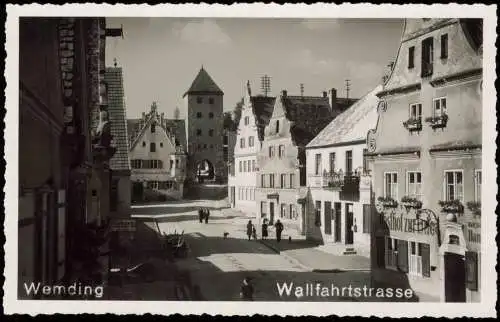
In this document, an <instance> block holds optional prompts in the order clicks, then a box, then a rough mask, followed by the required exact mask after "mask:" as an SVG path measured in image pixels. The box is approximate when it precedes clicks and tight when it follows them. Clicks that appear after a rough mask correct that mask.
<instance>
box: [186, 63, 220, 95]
mask: <svg viewBox="0 0 500 322" xmlns="http://www.w3.org/2000/svg"><path fill="white" fill-rule="evenodd" d="M196 93H201V94H206V93H213V94H224V93H223V92H222V90H221V89H220V88H219V86H217V84H216V83H215V82H214V80H213V79H212V77H210V75H208V73H207V71H206V70H205V69H204V68H203V67H201V69H200V71H199V72H198V75H196V78H195V79H194V81H193V83H192V84H191V87H190V88H189V89H188V90H187V92H186V93H185V94H184V96H186V95H187V94H196Z"/></svg>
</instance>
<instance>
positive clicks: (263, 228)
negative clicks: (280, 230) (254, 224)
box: [262, 219, 267, 239]
mask: <svg viewBox="0 0 500 322" xmlns="http://www.w3.org/2000/svg"><path fill="white" fill-rule="evenodd" d="M262 239H267V219H264V223H263V224H262Z"/></svg>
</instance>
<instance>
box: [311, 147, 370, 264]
mask: <svg viewBox="0 0 500 322" xmlns="http://www.w3.org/2000/svg"><path fill="white" fill-rule="evenodd" d="M365 148H366V144H355V145H346V146H333V147H324V148H316V149H307V150H306V160H307V163H306V169H307V186H308V187H309V188H310V190H311V195H312V202H313V207H312V212H311V213H308V214H307V215H308V216H309V217H311V218H314V217H315V215H316V213H315V210H316V209H315V205H316V201H320V202H321V208H320V211H321V226H320V236H317V235H316V234H315V231H316V229H315V227H314V226H313V224H314V220H311V221H310V222H311V225H309V226H308V228H309V229H308V232H307V235H308V236H310V238H315V239H318V238H320V239H321V240H322V241H323V242H324V243H325V244H334V243H336V242H335V240H336V238H335V220H334V219H332V224H331V227H332V229H331V230H332V232H331V234H327V233H326V232H325V226H326V223H325V202H326V201H329V202H331V203H332V208H333V209H335V208H334V207H335V206H334V203H340V205H341V207H340V209H341V215H340V216H341V222H340V229H341V236H340V242H337V243H338V244H340V245H342V244H345V241H346V229H349V228H347V227H346V225H345V223H346V204H352V205H353V213H354V224H355V226H356V229H353V234H354V237H353V240H354V242H353V244H352V245H348V246H349V247H353V248H355V249H356V251H357V252H358V253H360V254H363V255H369V247H370V232H366V233H364V232H363V225H364V224H365V223H364V218H363V205H364V204H365V205H370V204H371V200H370V197H371V196H370V189H369V187H370V185H369V184H368V185H367V184H365V186H367V187H368V189H365V190H363V189H361V190H360V198H359V201H354V202H353V201H348V200H342V199H341V196H340V188H323V187H322V180H323V173H324V172H325V171H326V172H327V173H328V172H330V153H335V170H334V171H336V172H339V171H340V170H342V172H343V173H345V172H346V159H345V155H346V151H348V150H350V151H352V169H353V171H354V170H356V169H360V168H363V149H365ZM316 154H320V155H321V160H322V162H321V166H320V171H319V173H320V175H319V176H317V175H315V170H316V168H315V167H316ZM367 178H368V179H369V177H367ZM360 187H361V185H360ZM332 216H333V218H335V217H334V216H335V213H334V212H333V213H332ZM367 225H368V226H370V225H371V223H367Z"/></svg>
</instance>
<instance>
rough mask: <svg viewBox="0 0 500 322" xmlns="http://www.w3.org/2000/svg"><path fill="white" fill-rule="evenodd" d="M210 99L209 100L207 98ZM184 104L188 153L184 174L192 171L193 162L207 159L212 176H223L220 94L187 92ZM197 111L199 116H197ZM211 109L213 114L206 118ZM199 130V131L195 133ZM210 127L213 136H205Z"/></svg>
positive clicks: (192, 173) (193, 172) (225, 173)
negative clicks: (187, 165) (211, 102)
mask: <svg viewBox="0 0 500 322" xmlns="http://www.w3.org/2000/svg"><path fill="white" fill-rule="evenodd" d="M198 97H201V98H202V103H197V98H198ZM210 99H213V100H214V103H213V104H210V103H209V100H210ZM185 104H186V106H187V118H186V127H187V140H188V152H189V155H190V166H189V169H190V170H189V173H188V175H191V176H194V175H196V166H197V164H198V163H199V162H201V161H203V160H208V161H210V163H211V164H212V166H214V168H215V169H214V170H215V176H220V177H223V178H224V177H227V171H226V169H225V163H224V160H223V96H222V95H209V94H199V95H196V94H192V95H191V94H188V95H186V97H185ZM197 113H201V118H198V117H197ZM209 113H213V118H209ZM197 130H201V135H199V136H198V135H197ZM209 130H213V131H214V132H213V133H214V134H213V136H209Z"/></svg>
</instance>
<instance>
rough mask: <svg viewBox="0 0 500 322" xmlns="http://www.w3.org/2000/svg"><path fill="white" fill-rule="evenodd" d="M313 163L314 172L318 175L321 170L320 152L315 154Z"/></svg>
mask: <svg viewBox="0 0 500 322" xmlns="http://www.w3.org/2000/svg"><path fill="white" fill-rule="evenodd" d="M315 161H316V162H315V164H314V174H315V175H319V174H320V171H321V154H316V156H315Z"/></svg>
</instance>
